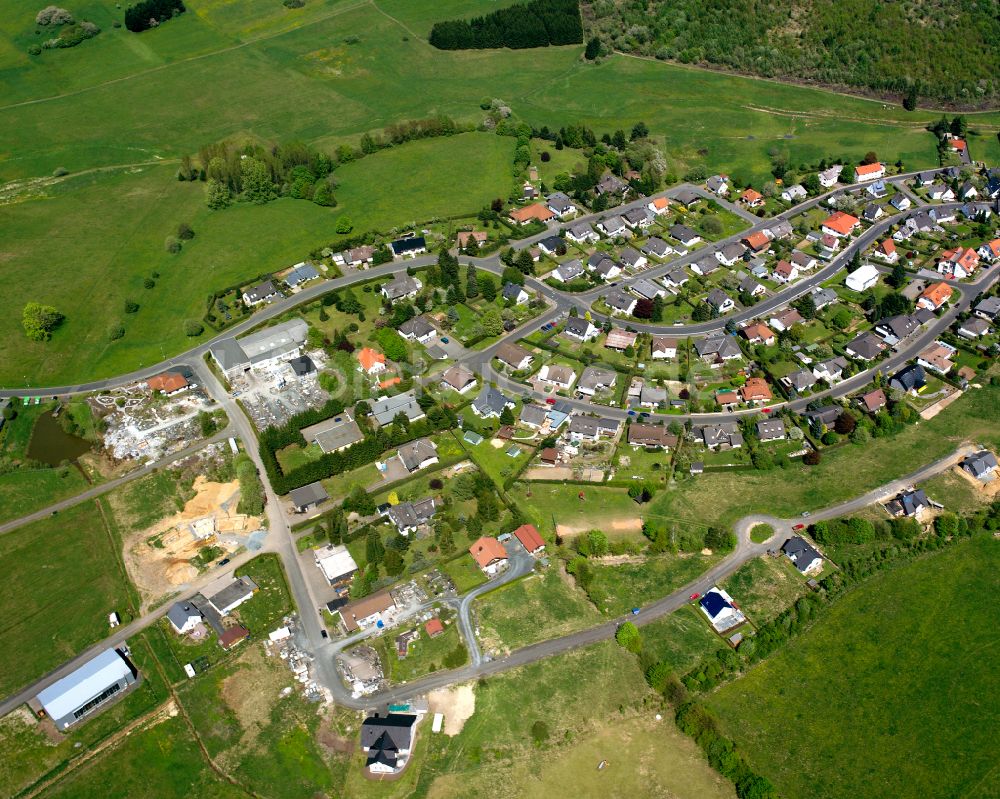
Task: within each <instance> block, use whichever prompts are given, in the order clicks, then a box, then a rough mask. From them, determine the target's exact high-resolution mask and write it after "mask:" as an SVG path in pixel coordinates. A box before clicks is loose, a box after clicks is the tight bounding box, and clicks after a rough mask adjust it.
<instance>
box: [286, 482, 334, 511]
mask: <svg viewBox="0 0 1000 799" xmlns="http://www.w3.org/2000/svg"><path fill="white" fill-rule="evenodd" d="M288 498H289V499H290V500H291V501H292V504H293V505H294V506H295V507H296V508H304V507H307V506H309V505H319V504H320V503H321V502H326V501H327V500H328V499H329V498H330V495H329V494H327V493H326V489H325V488H323V484H322V483H319V482H316V483H309V485H304V486H302V487H301V488H293V489H292V490H291V491H289V492H288Z"/></svg>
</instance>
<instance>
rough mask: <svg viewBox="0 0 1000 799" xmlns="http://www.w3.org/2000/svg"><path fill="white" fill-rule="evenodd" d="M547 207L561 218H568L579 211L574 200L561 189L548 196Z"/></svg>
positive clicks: (546, 199)
mask: <svg viewBox="0 0 1000 799" xmlns="http://www.w3.org/2000/svg"><path fill="white" fill-rule="evenodd" d="M545 207H546V208H548V209H549V210H550V211H551V212H552V213H553V214H555V215H556V216H558V217H559V218H560V219H566V218H567V217H570V216H573V215H575V214H576V212H577V207H576V205H575V204H574V203H573V201H572V200H571V199H570V198H569V197H567V196H566V195H565V194H563V193H562V192H561V191H557V192H555V193H554V194H550V195H549V196H548V197H546V198H545Z"/></svg>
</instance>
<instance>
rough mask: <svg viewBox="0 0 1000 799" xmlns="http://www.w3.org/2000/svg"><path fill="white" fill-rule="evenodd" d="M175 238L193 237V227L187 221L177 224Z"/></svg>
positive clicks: (186, 239) (185, 239) (183, 239)
mask: <svg viewBox="0 0 1000 799" xmlns="http://www.w3.org/2000/svg"><path fill="white" fill-rule="evenodd" d="M177 238H179V239H180V240H181V241H190V240H191V239H193V238H194V229H193V228H192V227H191V226H190V225H189V224H188V223H187V222H181V223H180V224H179V225H178V226H177Z"/></svg>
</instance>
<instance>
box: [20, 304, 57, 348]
mask: <svg viewBox="0 0 1000 799" xmlns="http://www.w3.org/2000/svg"><path fill="white" fill-rule="evenodd" d="M63 319H65V317H64V316H63V315H62V314H61V313H59V311H57V310H56V309H55V308H53V307H52V306H51V305H42V304H40V303H37V302H29V303H28V304H27V305H25V306H24V311H22V313H21V324H22V325H23V326H24V333H25V335H26V336H27V337H28V338H29V339H31V340H32V341H48V340H49V339H50V338H52V331H53V330H55V329H56V328H57V327H59V325H60V324H61V323H62V321H63Z"/></svg>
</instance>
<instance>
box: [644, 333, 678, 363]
mask: <svg viewBox="0 0 1000 799" xmlns="http://www.w3.org/2000/svg"><path fill="white" fill-rule="evenodd" d="M650 350H651V352H650V357H652V359H653V360H654V361H660V360H664V359H673V358H676V357H677V339H676V338H672V337H671V336H653V341H652V344H651V345H650Z"/></svg>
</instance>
